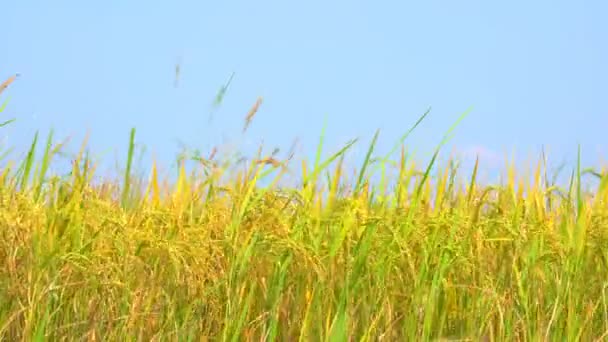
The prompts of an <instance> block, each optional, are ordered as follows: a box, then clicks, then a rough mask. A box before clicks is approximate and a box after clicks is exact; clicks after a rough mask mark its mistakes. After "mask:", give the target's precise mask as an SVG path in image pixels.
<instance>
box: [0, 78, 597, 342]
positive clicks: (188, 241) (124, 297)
mask: <svg viewBox="0 0 608 342" xmlns="http://www.w3.org/2000/svg"><path fill="white" fill-rule="evenodd" d="M0 92H1V90H0ZM0 114H1V113H0ZM425 115H426V114H425ZM252 116H253V114H251V115H248V116H247V120H250V119H251V117H252ZM423 118H424V116H423V117H422V118H421V120H422V119H423ZM421 120H419V121H418V122H417V123H416V124H415V125H414V126H413V128H412V129H415V127H416V125H417V124H418V123H420V121H421ZM0 121H1V120H0ZM0 129H1V128H0ZM408 132H411V130H410V131H408ZM134 136H135V130H133V131H132V134H131V136H130V140H129V139H128V138H129V137H125V142H129V145H128V146H127V148H128V149H129V153H128V159H127V160H126V161H125V170H124V172H123V174H122V176H121V177H120V178H117V179H107V180H103V181H99V180H97V181H94V178H95V177H94V176H95V171H96V169H95V164H94V163H92V162H91V160H90V159H89V156H88V154H87V153H86V150H85V149H84V147H83V149H82V152H81V153H79V154H78V155H76V156H74V158H73V163H72V171H71V172H70V174H69V175H67V176H65V175H58V174H52V173H51V172H50V171H49V170H51V168H50V166H51V165H53V163H54V162H56V160H57V154H58V153H59V152H60V150H61V146H60V145H53V144H52V142H53V136H52V135H49V136H48V137H47V139H48V140H45V139H44V138H40V139H39V138H38V136H36V138H35V139H34V141H33V143H32V146H31V150H30V153H29V154H27V155H26V157H25V158H23V160H8V161H7V160H6V159H3V160H2V163H3V166H2V169H0V265H1V266H0V339H2V340H6V341H16V340H28V341H30V340H34V341H43V340H44V341H46V340H64V339H67V340H75V339H86V340H90V341H106V340H107V341H110V340H112V341H114V340H117V341H118V340H120V341H125V340H135V339H137V340H140V341H149V340H155V341H160V340H174V341H177V340H179V341H182V340H193V341H194V340H196V341H199V340H230V341H240V340H245V341H250V340H252V341H253V340H255V341H259V340H265V341H271V340H282V341H297V340H300V341H345V340H353V341H354V340H364V341H375V340H384V341H427V340H469V341H479V340H484V341H516V340H528V341H532V340H534V341H563V340H568V341H571V340H583V341H594V340H605V339H606V338H607V336H608V297H607V296H608V291H607V290H608V289H607V286H608V248H606V247H607V246H608V175H607V174H606V173H605V172H600V171H593V170H588V169H583V168H581V166H580V163H579V164H578V165H577V166H576V167H575V168H574V170H571V171H572V176H571V177H570V182H569V183H568V184H565V186H558V185H557V184H554V183H553V182H552V180H551V177H550V175H549V172H550V170H547V167H546V166H545V165H544V163H543V159H542V158H539V162H538V163H537V164H535V165H532V172H531V173H530V174H529V175H527V174H524V173H519V172H517V170H520V169H521V166H523V165H509V167H508V168H507V170H506V173H505V177H504V179H505V181H504V182H502V183H501V184H493V185H487V184H482V183H481V182H479V180H478V172H477V171H478V167H479V165H478V163H476V164H475V167H474V169H473V172H470V173H467V174H464V173H462V172H459V169H458V168H457V167H456V165H457V164H456V163H455V161H454V162H451V163H445V164H444V163H442V164H439V163H438V162H437V161H436V159H434V158H431V160H430V161H429V163H428V164H427V165H417V164H416V163H414V162H413V161H412V160H411V159H410V158H409V157H408V154H407V153H405V148H404V146H405V144H406V141H407V140H406V138H407V134H406V135H404V137H403V139H402V140H401V141H399V142H398V143H397V144H396V145H395V150H394V153H391V154H390V155H386V156H379V155H377V154H376V153H375V146H376V142H377V138H378V135H375V136H374V138H373V140H372V141H371V142H369V144H368V145H369V147H368V153H367V154H366V158H365V160H364V162H363V164H362V165H361V166H360V167H359V168H358V170H357V172H356V173H354V176H352V177H351V174H352V172H351V171H350V170H347V169H346V168H345V167H343V164H342V163H343V161H344V156H345V155H346V154H348V153H349V149H350V148H351V147H352V146H353V145H354V144H360V143H362V142H359V141H352V142H351V143H349V144H347V145H346V146H345V147H344V148H343V149H342V150H338V151H329V152H327V151H325V150H324V149H323V140H321V141H320V143H319V151H318V154H317V158H316V159H315V160H314V161H311V162H306V161H301V160H297V159H296V158H292V159H291V160H287V159H288V158H284V159H280V158H278V157H276V156H272V155H271V154H267V155H266V154H264V153H260V155H259V156H257V158H253V159H252V160H251V161H249V162H247V163H244V164H242V163H241V164H236V163H231V162H230V161H228V159H227V158H226V160H223V159H222V156H221V155H219V154H215V153H212V154H214V155H213V156H208V158H204V159H203V158H199V159H197V160H196V161H193V160H190V161H189V162H190V164H189V165H191V167H189V168H186V166H185V164H181V165H180V169H179V170H180V172H179V176H178V177H177V179H176V180H175V181H171V182H170V181H169V179H166V180H165V179H164V178H163V177H161V176H160V175H159V174H160V173H159V171H158V170H159V166H158V165H156V163H152V164H151V172H150V175H147V176H146V177H143V178H142V177H138V176H136V175H135V174H134V172H132V165H133V154H134V152H133V150H134V145H133V144H134V143H133V142H134ZM41 141H43V142H44V143H41ZM38 145H41V149H42V151H43V152H41V153H35V151H39V149H38ZM440 147H441V146H440ZM438 151H439V149H438ZM0 152H4V151H0ZM220 154H221V153H220ZM323 155H327V156H328V157H323V158H322V156H323ZM193 162H194V163H193ZM184 163H185V161H184ZM192 165H195V166H194V167H192ZM196 165H198V166H196ZM389 171H390V172H389ZM296 176H297V179H298V182H299V186H297V187H294V188H292V189H289V188H285V187H281V188H280V189H279V187H278V186H277V184H278V182H279V180H280V179H282V178H284V177H296ZM268 177H271V179H268ZM372 177H373V178H374V179H377V181H373V182H372V181H370V180H371V179H372ZM583 178H595V179H596V180H597V181H598V182H597V184H598V185H597V186H596V187H595V188H594V189H593V191H585V189H584V188H583V187H582V181H581V179H583ZM262 181H264V182H265V183H270V185H269V186H264V187H262V186H260V184H261V182H262Z"/></svg>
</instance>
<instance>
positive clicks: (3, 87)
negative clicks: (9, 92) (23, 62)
mask: <svg viewBox="0 0 608 342" xmlns="http://www.w3.org/2000/svg"><path fill="white" fill-rule="evenodd" d="M17 77H19V74H14V75H13V76H11V77H9V78H8V79H7V80H6V81H4V82H2V84H0V94H2V92H3V91H4V90H6V88H8V86H9V85H11V83H13V82H14V81H15V80H16V79H17Z"/></svg>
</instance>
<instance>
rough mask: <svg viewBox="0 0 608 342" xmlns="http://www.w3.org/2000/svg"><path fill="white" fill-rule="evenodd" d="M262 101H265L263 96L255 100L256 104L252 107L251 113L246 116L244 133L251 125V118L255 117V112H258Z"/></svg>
mask: <svg viewBox="0 0 608 342" xmlns="http://www.w3.org/2000/svg"><path fill="white" fill-rule="evenodd" d="M262 101H263V98H262V97H261V96H260V97H258V99H257V101H256V102H255V104H254V105H253V107H251V109H250V110H249V113H247V116H246V117H245V126H244V127H243V133H245V131H247V128H248V127H249V124H250V123H251V120H252V119H253V117H254V116H255V114H256V113H257V112H258V109H259V108H260V105H261V104H262Z"/></svg>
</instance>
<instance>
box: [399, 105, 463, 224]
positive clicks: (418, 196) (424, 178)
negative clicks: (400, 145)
mask: <svg viewBox="0 0 608 342" xmlns="http://www.w3.org/2000/svg"><path fill="white" fill-rule="evenodd" d="M471 111H472V107H471V108H469V109H467V110H466V111H465V112H464V113H462V114H461V115H460V117H459V118H458V120H456V122H455V123H454V124H453V125H452V126H451V127H450V129H449V130H448V131H447V132H446V134H445V135H444V136H443V139H442V140H441V142H440V143H439V146H437V148H436V149H435V152H434V153H433V157H432V158H431V161H430V162H429V164H428V166H427V168H426V170H425V172H424V175H423V176H422V179H421V180H420V183H419V184H418V188H417V189H416V192H415V194H414V202H413V203H412V206H413V208H410V210H409V211H408V215H407V216H408V219H407V222H408V224H409V223H410V222H411V219H412V215H413V214H414V210H412V209H414V208H417V206H418V205H419V203H420V199H421V194H422V189H423V188H424V186H425V183H426V181H427V179H428V177H429V174H430V172H431V169H432V168H433V165H435V161H436V160H437V156H438V155H439V151H440V149H441V148H442V147H443V145H445V144H446V143H447V142H448V141H449V138H450V134H451V133H452V131H454V130H455V129H456V127H457V126H458V124H459V123H460V122H461V121H462V120H464V118H465V117H466V116H467V115H468V114H469V113H470V112H471Z"/></svg>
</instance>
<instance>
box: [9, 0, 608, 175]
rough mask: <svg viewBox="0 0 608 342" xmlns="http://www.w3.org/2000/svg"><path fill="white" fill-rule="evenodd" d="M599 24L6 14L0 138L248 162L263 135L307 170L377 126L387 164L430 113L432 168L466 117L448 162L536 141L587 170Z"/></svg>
mask: <svg viewBox="0 0 608 342" xmlns="http://www.w3.org/2000/svg"><path fill="white" fill-rule="evenodd" d="M606 13H608V3H607V2H605V1H599V0H598V1H576V2H575V1H569V2H565V1H510V2H496V1H458V2H456V1H442V2H440V1H425V2H422V1H421V2H411V1H373V2H372V1H366V2H363V1H317V0H311V1H306V2H298V3H296V2H281V1H255V2H254V1H212V2H211V1H171V2H169V1H166V2H154V1H152V2H151V1H117V0H112V1H104V2H101V1H100V2H83V1H56V2H48V1H27V0H19V1H11V2H6V3H4V4H3V5H2V17H3V18H2V26H3V33H4V34H3V37H2V41H1V44H2V46H3V48H2V52H1V53H0V78H2V79H5V78H7V77H9V76H10V75H11V74H13V73H20V74H21V77H20V78H19V79H18V80H17V81H16V82H15V83H14V84H13V85H12V86H11V88H10V89H9V90H7V91H6V92H5V93H4V94H3V96H2V99H6V98H7V96H8V97H10V103H9V106H8V107H7V110H6V111H5V112H4V113H2V114H0V115H2V116H3V117H6V118H9V117H15V118H17V121H16V122H15V123H14V125H12V126H11V127H10V128H6V129H3V131H2V132H0V134H1V135H2V136H3V138H4V139H5V142H6V143H8V144H9V145H11V146H16V147H18V148H20V149H23V148H25V147H26V146H27V144H28V143H29V142H30V141H31V138H32V136H33V134H34V131H35V130H37V129H40V130H41V133H43V134H44V135H46V133H47V132H48V130H49V129H50V128H54V129H55V132H56V135H57V136H58V137H62V138H63V137H67V136H74V139H75V140H74V142H73V144H72V145H71V146H73V148H74V149H77V148H78V146H79V143H80V142H81V139H82V138H83V137H84V133H85V132H86V131H87V130H90V132H91V138H90V146H91V148H92V149H93V150H94V151H99V152H106V151H109V152H110V154H109V155H106V157H103V158H104V159H107V158H114V151H115V150H117V151H119V154H118V157H119V158H123V157H122V156H123V155H124V153H123V152H125V150H126V143H127V141H128V135H129V129H130V128H131V127H133V126H135V127H136V128H137V130H138V131H137V140H138V142H139V143H141V144H145V145H146V146H147V147H148V150H149V151H151V152H153V153H155V155H157V156H158V157H159V158H160V159H161V161H165V162H169V161H171V159H170V158H172V157H173V156H174V155H175V153H176V152H177V151H178V145H177V143H176V142H177V140H178V139H179V140H181V141H182V142H184V143H185V144H187V145H188V146H192V147H197V148H200V149H202V150H203V151H209V150H210V149H211V147H212V146H213V145H216V144H222V143H224V142H226V141H232V142H240V143H243V144H245V145H244V147H243V148H244V149H245V150H248V151H254V150H255V149H256V147H257V144H258V143H259V142H260V141H261V139H263V140H264V144H265V145H267V146H268V150H269V151H270V150H272V146H275V145H278V146H281V147H283V149H284V150H285V152H286V150H287V149H289V147H290V145H291V143H292V142H293V139H294V138H296V137H297V138H299V141H300V144H301V146H303V148H304V149H303V150H301V153H305V154H306V155H308V156H312V155H313V154H314V151H315V149H316V146H317V141H318V137H319V134H320V133H321V128H322V126H323V123H324V122H325V120H326V122H327V134H328V137H327V142H326V148H327V149H329V150H330V151H335V150H337V149H338V148H339V147H340V146H341V145H342V144H344V143H345V142H347V141H348V140H349V139H350V138H355V137H361V138H362V139H363V140H362V141H361V142H362V144H361V145H359V151H360V152H361V153H363V152H365V148H366V144H367V143H368V141H369V139H370V138H371V137H372V136H373V134H374V131H375V130H376V129H377V128H379V129H381V133H380V140H379V148H380V149H381V150H382V151H387V150H388V149H389V148H390V147H392V146H393V144H394V143H395V141H396V140H397V139H398V138H399V137H400V136H401V135H402V134H403V133H404V132H405V131H406V130H407V129H409V127H410V126H411V125H412V124H413V123H414V122H415V121H416V119H417V118H418V117H419V116H420V115H421V114H422V113H423V112H425V111H426V109H427V108H429V107H432V111H431V113H430V114H429V116H428V118H427V120H425V121H424V122H423V123H422V125H421V126H420V127H419V128H418V129H417V130H416V132H415V134H414V135H413V136H412V138H411V139H410V140H408V146H409V149H411V150H415V151H419V153H420V154H421V155H424V154H425V153H426V154H427V155H428V153H429V152H430V151H432V149H433V148H434V147H435V146H436V145H437V144H438V143H439V141H440V140H441V138H442V135H443V134H444V132H445V131H446V130H447V129H448V128H449V127H450V126H451V125H452V123H453V122H454V121H455V120H456V119H457V117H458V116H459V115H460V114H461V113H462V112H464V111H465V110H467V109H468V108H469V107H471V106H472V107H473V111H472V112H471V113H470V114H469V116H468V117H467V118H466V119H465V121H463V123H462V124H461V125H460V126H459V127H458V129H457V131H456V132H455V136H454V138H453V140H452V141H451V143H450V145H449V146H448V147H446V151H447V152H449V151H451V149H452V148H455V149H457V150H459V151H461V152H463V153H465V154H466V153H469V154H470V153H471V152H473V151H482V152H483V153H484V156H485V158H486V160H487V163H488V164H491V163H493V162H495V161H494V159H495V158H496V156H498V157H503V156H504V153H506V152H511V151H513V150H515V151H516V152H517V153H518V155H520V156H522V157H527V156H532V157H534V156H538V153H540V147H541V145H543V144H544V145H545V146H546V148H547V149H548V151H549V155H550V157H553V160H554V161H555V162H556V163H557V162H559V161H561V160H562V159H563V158H567V159H568V160H573V158H575V157H576V149H577V144H579V143H580V144H581V147H582V150H583V153H584V160H585V161H586V162H587V163H588V164H597V163H598V162H599V161H600V159H599V158H600V157H601V156H602V153H604V155H605V152H606V151H607V150H608V143H607V142H608V139H606V138H605V132H606V127H608V111H607V106H606V99H608V96H606V90H608V64H607V63H606V61H607V60H608V44H607V43H606V37H608V21H606ZM178 61H180V62H181V73H180V80H179V86H178V87H177V88H175V87H174V76H175V64H176V62H178ZM233 72H234V73H235V75H234V79H233V81H232V84H231V86H230V88H229V90H228V92H227V94H226V97H225V99H224V103H223V105H222V107H221V108H220V109H219V110H218V111H217V112H216V113H215V114H213V121H212V122H211V123H209V113H210V105H211V103H212V101H213V99H214V97H215V95H216V93H217V91H218V89H219V88H220V87H221V86H222V85H223V84H224V83H225V82H226V81H227V79H228V78H229V77H230V75H231V74H232V73H233ZM258 96H263V97H264V103H263V104H262V106H261V107H260V111H259V113H258V114H257V116H256V118H255V120H254V121H253V123H252V126H251V127H250V129H249V131H248V133H247V135H246V136H245V137H244V138H241V130H242V127H243V118H244V116H245V115H246V114H247V111H248V110H249V108H250V107H251V106H252V105H253V103H254V102H255V101H256V99H257V97H258ZM0 119H2V118H0ZM2 121H3V120H2ZM225 139H228V140H225ZM242 139H244V140H242ZM241 140H242V141H241ZM328 152H329V151H328Z"/></svg>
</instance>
